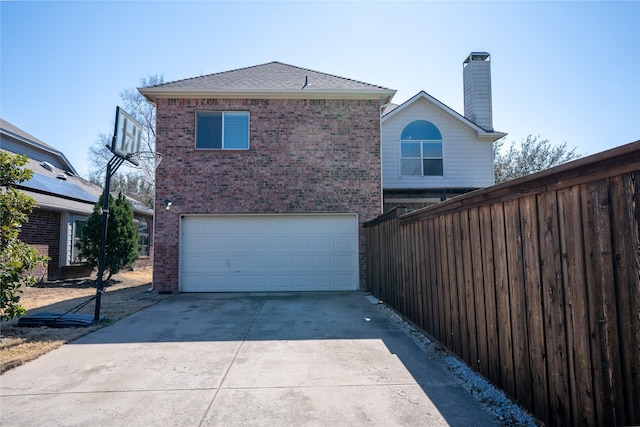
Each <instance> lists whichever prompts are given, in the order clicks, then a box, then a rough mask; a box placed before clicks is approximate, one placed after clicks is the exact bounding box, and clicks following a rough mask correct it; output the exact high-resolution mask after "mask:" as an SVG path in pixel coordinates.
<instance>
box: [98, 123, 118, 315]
mask: <svg viewBox="0 0 640 427" xmlns="http://www.w3.org/2000/svg"><path fill="white" fill-rule="evenodd" d="M113 138H114V140H115V136H114V137H113ZM112 146H113V145H112ZM107 148H109V149H110V147H109V146H107ZM110 150H111V149H110ZM124 161H125V158H124V157H120V156H118V155H117V154H116V153H114V154H113V157H112V158H111V160H109V163H107V173H106V175H105V178H104V193H103V195H102V226H101V227H100V253H99V256H98V285H97V287H96V309H95V313H94V316H93V323H98V322H99V321H100V300H101V299H102V294H103V293H104V282H103V276H104V270H105V258H106V246H107V227H108V224H109V199H111V194H110V187H111V176H112V175H113V174H114V173H115V172H116V171H117V170H118V168H119V167H120V165H121V164H122V163H123V162H124Z"/></svg>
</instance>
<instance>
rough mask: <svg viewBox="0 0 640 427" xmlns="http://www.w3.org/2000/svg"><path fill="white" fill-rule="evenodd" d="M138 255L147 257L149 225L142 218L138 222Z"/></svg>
mask: <svg viewBox="0 0 640 427" xmlns="http://www.w3.org/2000/svg"><path fill="white" fill-rule="evenodd" d="M138 255H139V256H141V257H143V256H149V223H148V222H147V220H146V219H144V218H140V222H138Z"/></svg>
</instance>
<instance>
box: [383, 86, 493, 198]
mask: <svg viewBox="0 0 640 427" xmlns="http://www.w3.org/2000/svg"><path fill="white" fill-rule="evenodd" d="M414 120H428V121H430V122H431V123H433V124H434V125H436V126H437V127H438V129H440V133H441V134H442V150H443V153H442V154H443V158H444V176H443V177H432V176H430V177H403V176H401V175H400V135H401V134H402V129H403V128H404V127H405V126H406V125H408V124H409V123H411V122H412V121H414ZM381 139H382V142H381V145H382V146H381V155H382V187H383V188H384V189H394V188H456V187H465V188H466V187H474V188H475V187H478V188H480V187H488V186H490V185H493V182H494V181H493V144H492V143H491V142H490V141H481V140H478V139H477V138H476V136H475V132H474V130H473V129H472V128H471V127H468V126H465V125H464V124H463V123H461V122H460V121H459V120H456V119H455V118H454V117H452V116H451V115H450V114H447V113H445V112H443V111H442V110H441V109H440V108H439V107H436V106H434V105H432V104H431V103H429V102H428V101H426V100H425V99H423V98H418V99H417V100H416V101H415V102H413V104H411V105H407V106H406V107H405V108H404V109H403V111H399V112H398V113H397V114H395V115H394V116H392V117H390V118H389V119H387V120H385V121H384V122H383V123H382V130H381Z"/></svg>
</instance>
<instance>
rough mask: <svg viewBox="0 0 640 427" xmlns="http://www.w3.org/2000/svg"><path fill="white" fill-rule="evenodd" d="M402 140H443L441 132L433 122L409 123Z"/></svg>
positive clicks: (419, 121) (403, 132) (417, 121)
mask: <svg viewBox="0 0 640 427" xmlns="http://www.w3.org/2000/svg"><path fill="white" fill-rule="evenodd" d="M400 139H413V140H422V141H424V140H442V135H441V134H440V131H439V130H438V128H437V127H436V125H434V124H433V123H431V122H428V121H426V120H416V121H415V122H411V123H409V124H408V125H407V126H406V127H405V128H404V129H403V130H402V136H401V137H400Z"/></svg>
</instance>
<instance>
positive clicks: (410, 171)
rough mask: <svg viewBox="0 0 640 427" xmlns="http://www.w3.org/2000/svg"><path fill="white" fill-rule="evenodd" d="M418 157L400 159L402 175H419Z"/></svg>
mask: <svg viewBox="0 0 640 427" xmlns="http://www.w3.org/2000/svg"><path fill="white" fill-rule="evenodd" d="M421 172H422V171H421V170H420V160H419V159H402V175H418V176H419V175H420V174H421Z"/></svg>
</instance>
